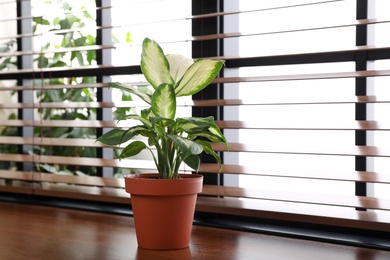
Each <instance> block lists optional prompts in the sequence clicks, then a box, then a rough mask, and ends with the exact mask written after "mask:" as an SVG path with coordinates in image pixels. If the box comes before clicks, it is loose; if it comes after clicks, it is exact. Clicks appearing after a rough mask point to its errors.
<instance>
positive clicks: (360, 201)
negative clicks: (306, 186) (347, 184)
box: [201, 185, 390, 210]
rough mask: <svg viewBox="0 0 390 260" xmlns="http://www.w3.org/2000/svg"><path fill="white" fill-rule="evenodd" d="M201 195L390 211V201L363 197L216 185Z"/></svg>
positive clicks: (206, 189)
mask: <svg viewBox="0 0 390 260" xmlns="http://www.w3.org/2000/svg"><path fill="white" fill-rule="evenodd" d="M201 195H207V196H223V197H224V196H227V197H237V198H250V199H256V200H257V199H261V200H271V201H284V202H295V203H303V204H312V205H326V206H341V207H351V208H366V209H381V210H390V200H386V199H379V198H373V197H363V196H341V195H338V196H335V195H329V194H325V195H323V194H310V196H308V195H307V194H306V193H293V192H279V191H267V190H257V189H249V188H239V187H227V186H216V185H203V191H202V192H201Z"/></svg>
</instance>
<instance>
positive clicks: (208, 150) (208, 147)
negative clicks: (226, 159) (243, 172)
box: [196, 140, 222, 171]
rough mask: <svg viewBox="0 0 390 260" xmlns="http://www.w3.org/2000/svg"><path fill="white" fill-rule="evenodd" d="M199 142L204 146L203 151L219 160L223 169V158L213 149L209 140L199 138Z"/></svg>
mask: <svg viewBox="0 0 390 260" xmlns="http://www.w3.org/2000/svg"><path fill="white" fill-rule="evenodd" d="M196 142H197V143H198V144H200V145H201V146H202V148H203V151H204V152H205V153H207V154H209V155H211V156H213V157H214V158H215V160H217V162H218V165H219V170H220V171H221V168H222V161H221V158H220V157H219V155H218V154H217V153H216V152H215V151H214V150H213V148H212V147H211V144H210V143H209V142H207V141H203V140H197V141H196Z"/></svg>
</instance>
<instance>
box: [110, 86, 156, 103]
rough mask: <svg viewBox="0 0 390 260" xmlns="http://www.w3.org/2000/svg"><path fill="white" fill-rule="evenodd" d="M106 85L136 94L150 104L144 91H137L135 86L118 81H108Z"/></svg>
mask: <svg viewBox="0 0 390 260" xmlns="http://www.w3.org/2000/svg"><path fill="white" fill-rule="evenodd" d="M108 85H109V86H110V87H111V88H117V89H120V90H123V91H126V92H129V93H131V94H134V95H137V96H138V97H139V98H141V99H142V100H143V101H145V102H146V103H148V104H151V99H150V96H149V95H148V94H146V93H144V92H141V91H139V90H138V89H137V88H135V87H133V86H129V85H125V84H122V83H119V82H110V83H108Z"/></svg>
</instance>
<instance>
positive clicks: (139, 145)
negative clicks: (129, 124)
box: [119, 141, 147, 159]
mask: <svg viewBox="0 0 390 260" xmlns="http://www.w3.org/2000/svg"><path fill="white" fill-rule="evenodd" d="M146 148H147V146H146V144H145V143H144V142H142V141H134V142H132V143H130V144H129V145H128V146H126V147H125V148H124V149H123V150H122V152H121V154H120V155H119V158H121V159H123V158H127V157H132V156H135V155H137V154H139V153H140V152H141V151H142V150H144V149H146Z"/></svg>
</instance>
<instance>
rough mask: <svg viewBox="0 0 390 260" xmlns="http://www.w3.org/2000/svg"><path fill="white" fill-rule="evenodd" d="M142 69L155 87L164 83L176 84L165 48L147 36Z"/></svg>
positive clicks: (142, 56) (144, 42) (144, 44)
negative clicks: (170, 70)
mask: <svg viewBox="0 0 390 260" xmlns="http://www.w3.org/2000/svg"><path fill="white" fill-rule="evenodd" d="M141 70H142V73H143V74H144V76H145V78H146V79H147V81H148V82H149V83H150V84H151V85H152V86H153V88H154V89H157V87H158V86H160V85H161V84H162V83H166V84H174V82H173V79H172V77H171V75H170V73H169V63H168V60H167V58H166V57H165V55H164V52H163V50H162V49H161V47H160V46H159V45H158V44H157V42H155V41H153V40H151V39H149V38H145V39H144V41H143V43H142V54H141Z"/></svg>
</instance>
